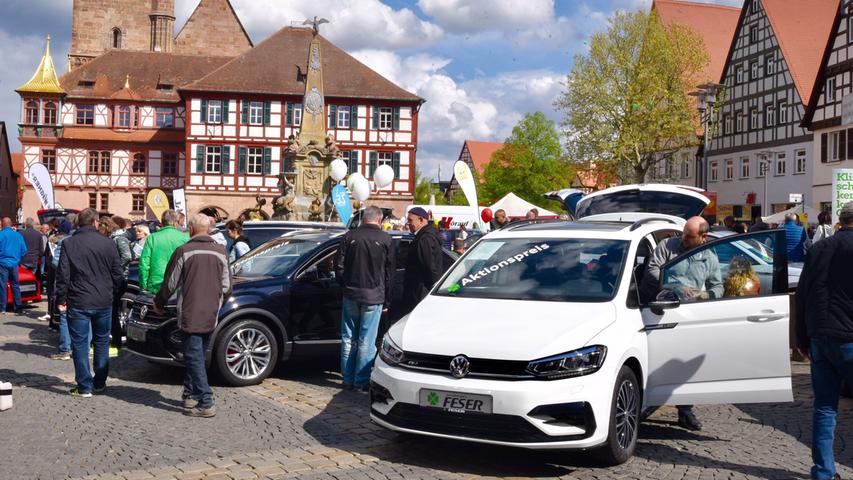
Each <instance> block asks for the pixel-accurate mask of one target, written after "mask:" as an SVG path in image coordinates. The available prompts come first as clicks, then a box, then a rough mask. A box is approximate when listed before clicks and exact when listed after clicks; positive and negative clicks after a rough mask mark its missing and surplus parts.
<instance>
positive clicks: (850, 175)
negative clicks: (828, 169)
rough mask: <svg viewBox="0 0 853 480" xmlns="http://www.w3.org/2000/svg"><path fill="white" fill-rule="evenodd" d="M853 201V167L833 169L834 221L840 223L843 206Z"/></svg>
mask: <svg viewBox="0 0 853 480" xmlns="http://www.w3.org/2000/svg"><path fill="white" fill-rule="evenodd" d="M850 201H853V168H833V169H832V223H833V224H835V223H838V214H839V213H841V207H843V206H844V204H846V203H847V202H850Z"/></svg>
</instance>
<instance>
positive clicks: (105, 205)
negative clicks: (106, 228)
mask: <svg viewBox="0 0 853 480" xmlns="http://www.w3.org/2000/svg"><path fill="white" fill-rule="evenodd" d="M101 211H102V212H109V211H110V194H109V193H102V194H101Z"/></svg>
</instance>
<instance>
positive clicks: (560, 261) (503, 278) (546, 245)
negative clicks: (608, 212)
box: [435, 238, 628, 302]
mask: <svg viewBox="0 0 853 480" xmlns="http://www.w3.org/2000/svg"><path fill="white" fill-rule="evenodd" d="M627 247H628V242H626V241H621V240H598V239H585V238H576V239H550V238H549V239H530V238H525V239H521V238H519V239H515V238H512V239H495V240H483V241H481V242H480V243H479V244H477V246H476V247H474V248H473V249H472V250H471V251H470V252H468V253H467V254H466V255H465V256H464V257H462V259H460V260H459V261H458V262H456V264H455V265H454V267H453V270H452V271H451V272H450V275H448V276H447V278H446V279H445V280H444V282H443V283H442V284H441V286H440V287H439V288H438V290H436V292H435V294H436V295H443V296H456V297H469V298H501V299H512V300H544V301H562V302H566V301H570V302H571V301H573V302H601V301H607V300H610V299H611V298H613V296H614V295H615V294H616V285H617V284H618V282H619V274H620V273H621V271H622V265H623V263H624V261H625V251H626V250H627Z"/></svg>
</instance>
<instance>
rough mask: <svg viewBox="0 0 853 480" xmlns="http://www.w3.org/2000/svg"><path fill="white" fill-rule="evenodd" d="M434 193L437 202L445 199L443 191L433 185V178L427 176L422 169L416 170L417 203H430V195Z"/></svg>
mask: <svg viewBox="0 0 853 480" xmlns="http://www.w3.org/2000/svg"><path fill="white" fill-rule="evenodd" d="M433 194H434V195H435V201H436V203H438V202H439V201H440V200H443V199H444V197H443V196H442V195H441V192H439V191H438V189H436V188H435V187H434V186H433V184H432V179H431V178H429V177H425V176H424V174H423V173H421V171H420V170H415V205H428V204H429V197H430V196H431V195H433Z"/></svg>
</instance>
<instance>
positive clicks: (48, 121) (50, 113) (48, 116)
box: [44, 102, 57, 125]
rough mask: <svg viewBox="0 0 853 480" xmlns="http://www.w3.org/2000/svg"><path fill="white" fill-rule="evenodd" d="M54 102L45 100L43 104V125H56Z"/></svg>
mask: <svg viewBox="0 0 853 480" xmlns="http://www.w3.org/2000/svg"><path fill="white" fill-rule="evenodd" d="M56 118H57V117H56V102H47V103H45V104H44V123H45V125H56Z"/></svg>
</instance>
